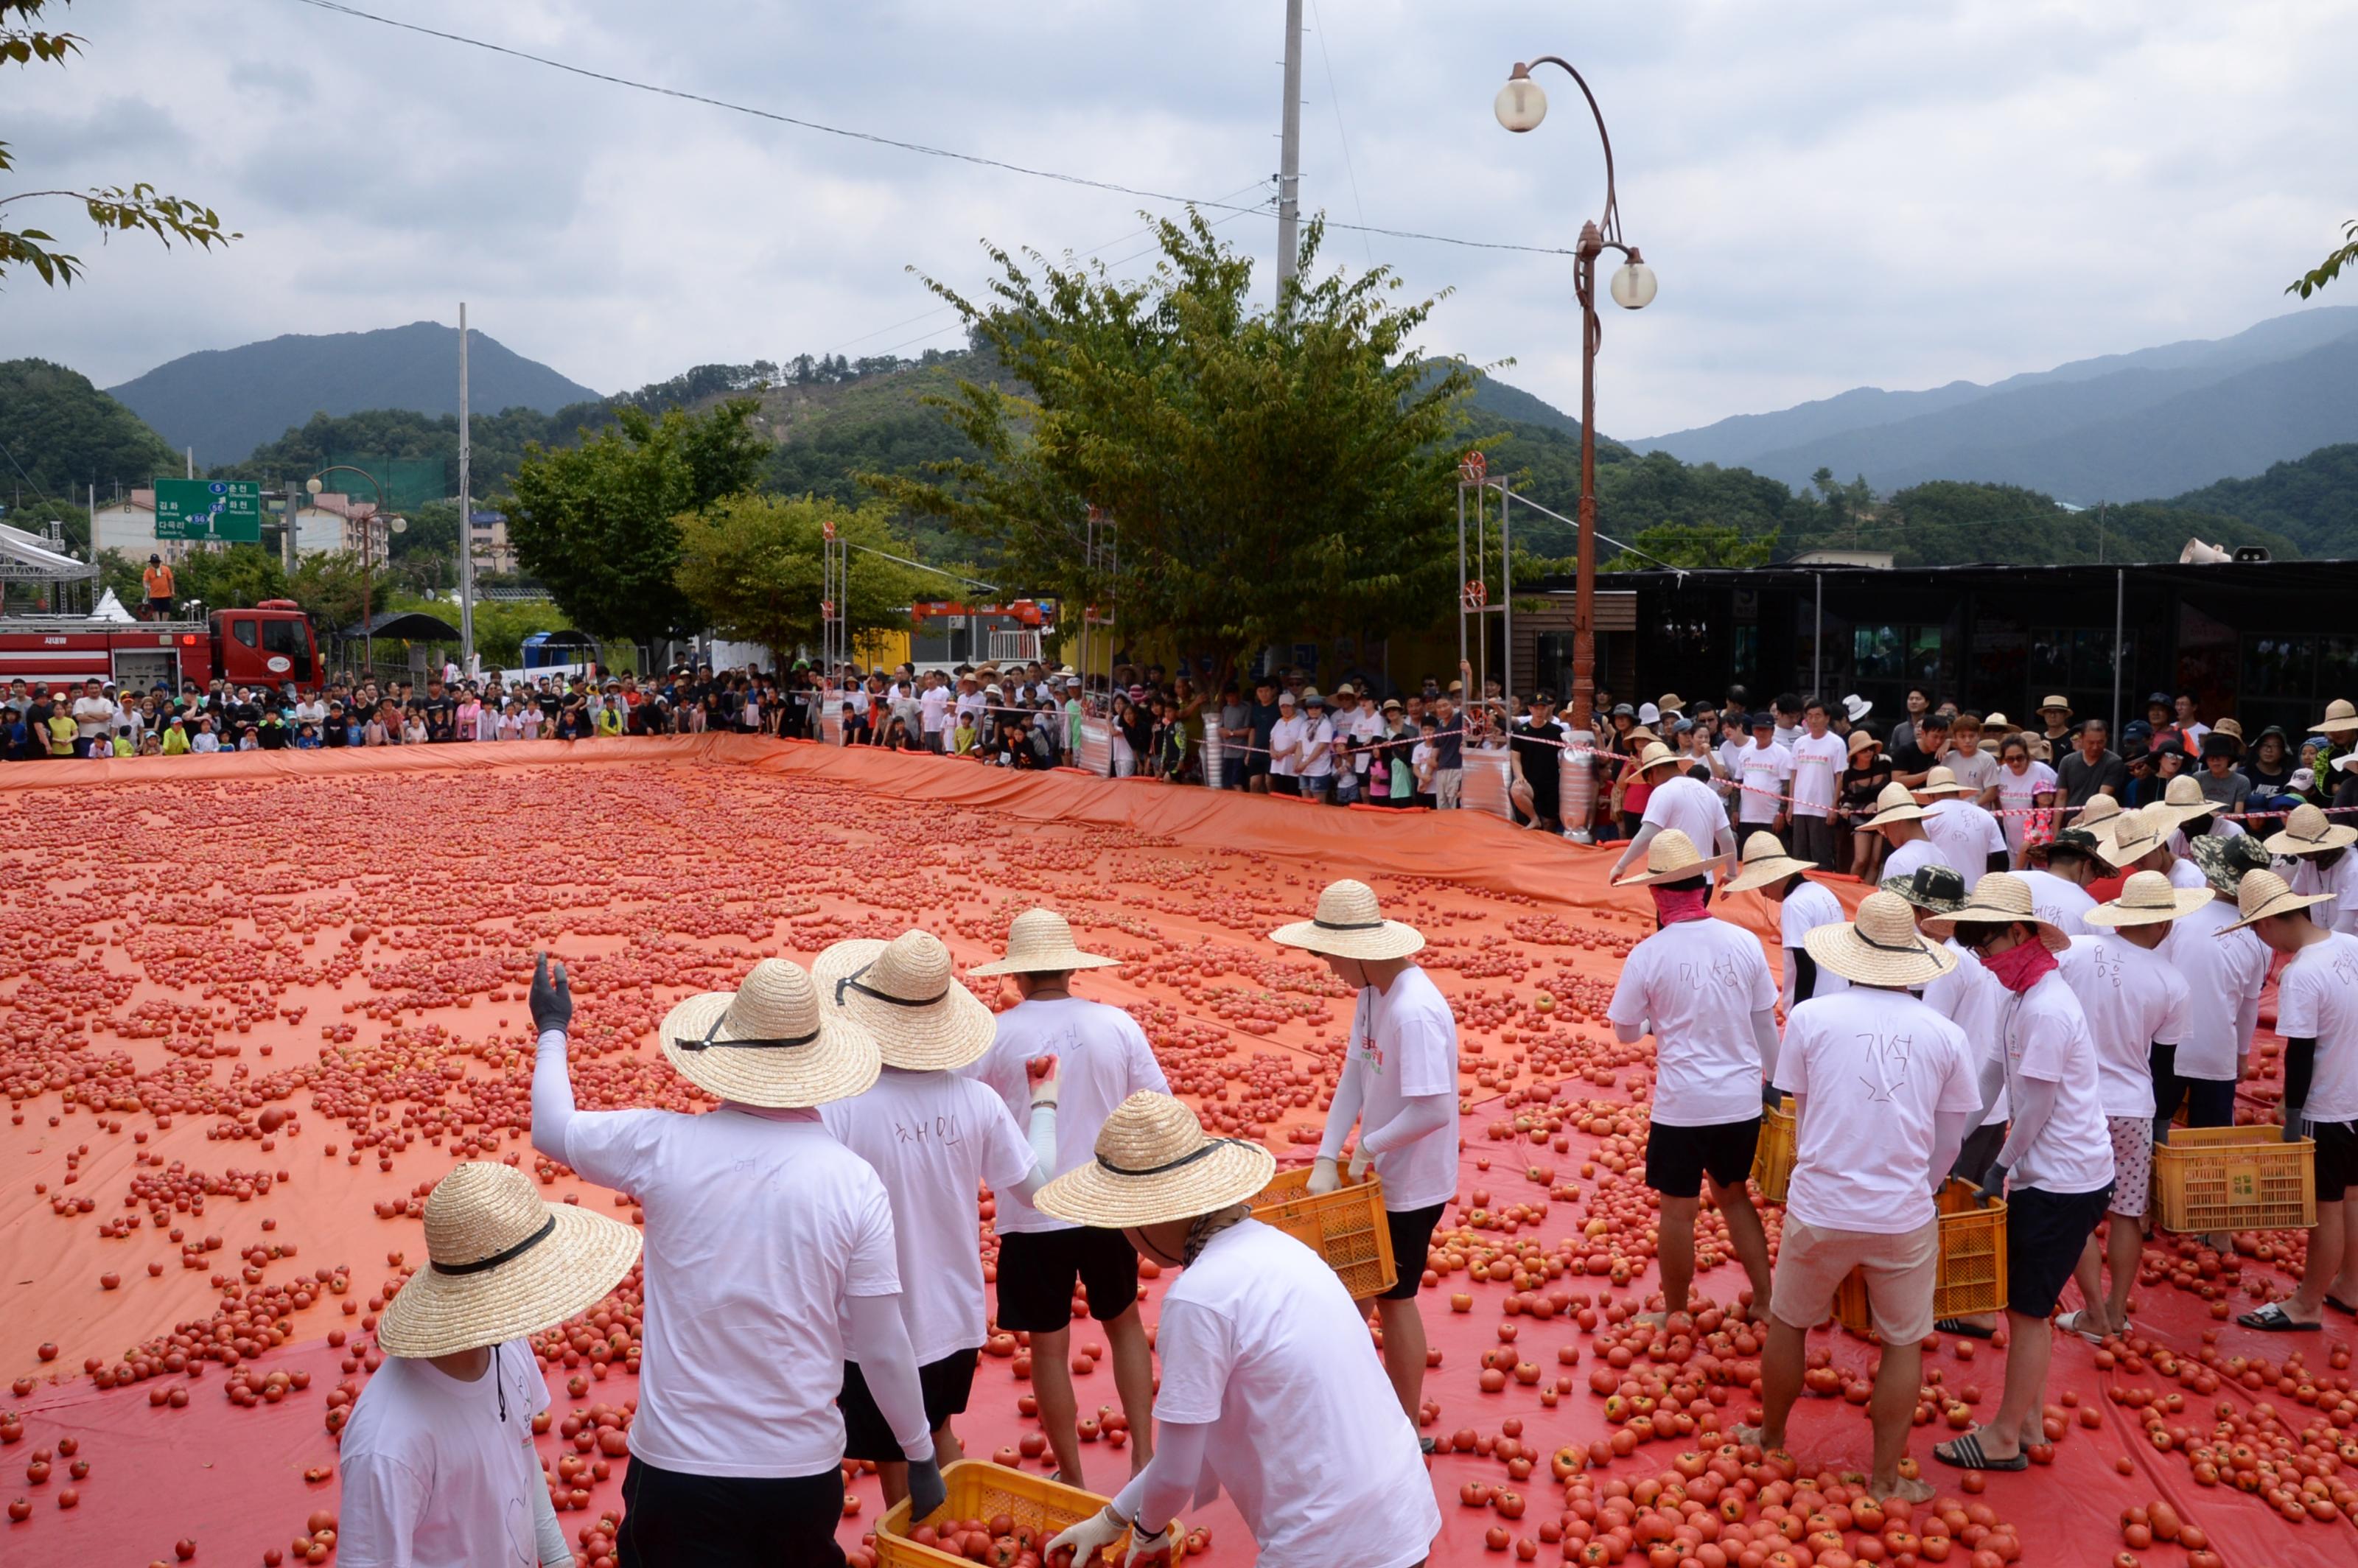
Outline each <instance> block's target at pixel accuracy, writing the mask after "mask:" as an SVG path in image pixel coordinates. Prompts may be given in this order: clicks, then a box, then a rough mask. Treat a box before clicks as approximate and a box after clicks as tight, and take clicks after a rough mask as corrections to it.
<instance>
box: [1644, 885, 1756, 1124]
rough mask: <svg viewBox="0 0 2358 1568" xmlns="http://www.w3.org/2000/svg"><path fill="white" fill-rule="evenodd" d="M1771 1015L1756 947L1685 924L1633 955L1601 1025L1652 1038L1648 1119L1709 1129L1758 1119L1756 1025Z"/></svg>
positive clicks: (1720, 927)
mask: <svg viewBox="0 0 2358 1568" xmlns="http://www.w3.org/2000/svg"><path fill="white" fill-rule="evenodd" d="M1776 1005H1777V984H1776V981H1774V980H1773V979H1770V978H1769V975H1768V959H1767V958H1765V957H1762V956H1761V953H1760V939H1759V938H1758V937H1757V936H1755V935H1752V933H1751V932H1749V931H1747V930H1745V929H1744V928H1743V927H1741V926H1738V925H1730V924H1728V923H1727V922H1726V921H1725V920H1714V919H1709V918H1706V919H1703V920H1682V921H1680V922H1678V923H1677V924H1676V925H1665V926H1664V927H1662V929H1660V931H1657V932H1655V933H1654V934H1653V935H1651V936H1649V937H1647V938H1646V939H1645V940H1644V941H1643V942H1640V943H1639V944H1638V946H1636V947H1635V948H1633V949H1631V950H1630V953H1629V957H1628V959H1627V960H1625V961H1624V962H1623V964H1622V966H1621V978H1620V979H1619V980H1617V981H1616V982H1615V984H1614V987H1613V1004H1612V1006H1610V1007H1609V1008H1607V1009H1606V1017H1607V1018H1609V1019H1611V1020H1612V1021H1613V1022H1615V1023H1617V1024H1621V1025H1623V1026H1625V1027H1628V1028H1633V1029H1635V1028H1649V1027H1650V1028H1651V1030H1652V1032H1653V1035H1654V1106H1653V1119H1654V1120H1655V1121H1657V1122H1659V1123H1660V1124H1661V1125H1662V1126H1664V1127H1714V1126H1717V1125H1719V1124H1720V1123H1723V1122H1729V1121H1744V1120H1747V1119H1750V1118H1753V1117H1756V1116H1758V1115H1759V1114H1760V1044H1759V1042H1758V1039H1757V1038H1755V1036H1754V1034H1753V1033H1752V1015H1753V1014H1754V1013H1756V1012H1761V1011H1767V1010H1768V1009H1769V1008H1772V1007H1775V1006H1776Z"/></svg>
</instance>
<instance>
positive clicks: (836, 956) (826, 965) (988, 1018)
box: [811, 931, 1070, 1073]
mask: <svg viewBox="0 0 2358 1568" xmlns="http://www.w3.org/2000/svg"><path fill="white" fill-rule="evenodd" d="M1066 939H1067V940H1068V941H1069V940H1070V934H1069V933H1067V935H1066ZM811 979H813V980H815V981H817V984H818V993H819V998H820V1000H822V1001H824V1002H825V1003H826V1004H827V1009H828V1011H831V1012H833V1013H836V1014H838V1016H841V1017H844V1018H848V1019H849V1020H851V1022H854V1023H856V1024H858V1025H859V1026H860V1028H861V1029H862V1030H864V1031H866V1032H867V1033H870V1034H871V1035H873V1036H875V1038H876V1049H877V1050H878V1052H879V1053H881V1054H882V1056H883V1058H884V1065H886V1066H888V1067H899V1068H901V1069H903V1071H906V1072H912V1073H941V1072H952V1071H955V1070H956V1069H957V1068H959V1067H963V1066H966V1065H968V1064H969V1063H971V1062H976V1061H979V1060H980V1059H981V1057H982V1054H983V1053H984V1052H986V1051H988V1050H990V1043H991V1041H992V1040H994V1039H996V1038H997V1037H998V1034H999V1020H998V1019H997V1018H996V1017H995V1016H993V1015H992V1013H991V1011H990V1008H988V1007H986V1006H984V1005H983V1001H982V999H981V998H980V997H979V996H977V995H975V994H974V992H972V991H970V990H968V989H967V988H966V987H965V986H964V985H963V984H961V983H960V982H959V980H958V978H957V968H956V966H955V965H953V964H952V963H951V961H950V950H949V949H948V948H947V947H945V946H942V939H941V938H940V937H938V936H936V935H934V934H933V933H932V932H930V931H903V933H901V935H898V936H895V937H893V938H892V940H891V941H890V942H879V941H877V940H875V939H874V938H873V937H860V938H856V939H854V940H852V941H849V942H838V943H837V944H836V945H835V946H832V947H829V948H827V950H826V951H825V952H823V953H821V954H820V955H819V956H818V957H817V958H816V959H814V960H813V961H812V963H811Z"/></svg>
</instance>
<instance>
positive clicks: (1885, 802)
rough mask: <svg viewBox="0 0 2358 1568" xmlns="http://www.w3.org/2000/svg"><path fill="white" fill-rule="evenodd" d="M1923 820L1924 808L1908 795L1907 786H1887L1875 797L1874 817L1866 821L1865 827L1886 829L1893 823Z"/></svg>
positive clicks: (1912, 796) (1913, 797)
mask: <svg viewBox="0 0 2358 1568" xmlns="http://www.w3.org/2000/svg"><path fill="white" fill-rule="evenodd" d="M1923 820H1924V808H1923V807H1922V806H1919V805H1917V804H1916V797H1915V796H1914V795H1910V794H1909V793H1908V786H1907V785H1906V784H1885V785H1884V786H1883V793H1882V794H1881V795H1877V796H1876V797H1875V815H1874V816H1870V817H1868V818H1867V819H1866V827H1889V826H1890V825H1891V824H1892V823H1894V822H1921V821H1923Z"/></svg>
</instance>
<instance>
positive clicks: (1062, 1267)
mask: <svg viewBox="0 0 2358 1568" xmlns="http://www.w3.org/2000/svg"><path fill="white" fill-rule="evenodd" d="M1076 1279H1077V1280H1078V1281H1080V1282H1081V1284H1082V1286H1083V1287H1084V1288H1085V1289H1087V1292H1088V1293H1089V1315H1090V1316H1091V1317H1093V1318H1095V1319H1097V1321H1098V1322H1099V1323H1110V1322H1111V1321H1112V1320H1114V1319H1115V1318H1118V1317H1120V1315H1121V1314H1123V1313H1126V1312H1128V1311H1129V1310H1130V1308H1131V1307H1134V1306H1136V1305H1137V1304H1138V1249H1136V1248H1134V1247H1132V1246H1130V1241H1129V1239H1128V1238H1126V1237H1124V1236H1123V1235H1122V1233H1121V1232H1120V1231H1119V1230H1098V1229H1096V1228H1095V1227H1089V1226H1077V1227H1072V1228H1070V1229H1065V1230H1014V1231H1010V1232H1008V1233H1007V1234H1006V1235H1004V1236H1001V1238H999V1326H1000V1327H1001V1328H1003V1329H1005V1330H1007V1331H1008V1332H1009V1333H1010V1334H1055V1333H1057V1332H1058V1331H1060V1330H1063V1329H1067V1328H1070V1327H1072V1326H1073V1281H1075V1280H1076Z"/></svg>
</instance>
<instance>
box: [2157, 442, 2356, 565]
mask: <svg viewBox="0 0 2358 1568" xmlns="http://www.w3.org/2000/svg"><path fill="white" fill-rule="evenodd" d="M2161 504H2162V505H2165V506H2170V507H2176V508H2180V509H2182V510H2185V511H2190V512H2207V513H2215V514H2223V515H2225V516H2226V517H2228V518H2232V519H2234V523H2233V524H2231V525H2230V526H2227V527H2223V528H2221V529H2220V530H2219V535H2218V537H2216V538H2212V543H2213V544H2225V543H2228V542H2230V538H2229V536H2230V535H2233V540H2232V542H2233V543H2235V544H2239V545H2244V544H2252V545H2256V544H2265V543H2266V540H2264V539H2258V538H2247V537H2245V536H2244V535H2246V534H2247V533H2249V532H2250V531H2251V530H2253V529H2255V528H2256V529H2266V530H2268V531H2270V532H2273V533H2277V534H2282V535H2285V536H2286V537H2288V538H2289V539H2291V540H2292V541H2293V543H2295V544H2297V545H2299V546H2300V548H2301V551H2302V553H2303V554H2305V555H2309V556H2314V557H2322V558H2325V559H2329V560H2346V559H2348V558H2350V557H2353V556H2358V442H2347V441H2345V442H2343V443H2342V444H2341V445H2339V446H2332V447H2320V448H2318V449H2317V450H2315V451H2313V452H2311V453H2309V455H2308V456H2307V457H2305V458H2297V459H2295V460H2292V461H2290V462H2282V463H2275V464H2271V465H2270V466H2269V468H2268V470H2267V471H2266V473H2261V474H2255V475H2253V476H2252V477H2251V478H2249V479H2223V480H2221V481H2218V482H2217V483H2216V484H2209V485H2205V486H2203V487H2202V488H2201V490H2190V491H2188V492H2186V493H2185V494H2183V495H2180V496H2177V497H2174V498H2172V499H2171V500H2169V501H2167V502H2164V503H2161ZM2190 531H2193V532H2198V533H2199V532H2201V530H2199V529H2192V530H2190ZM2204 536H2205V537H2206V538H2207V537H2211V536H2210V535H2204Z"/></svg>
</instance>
